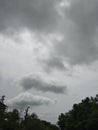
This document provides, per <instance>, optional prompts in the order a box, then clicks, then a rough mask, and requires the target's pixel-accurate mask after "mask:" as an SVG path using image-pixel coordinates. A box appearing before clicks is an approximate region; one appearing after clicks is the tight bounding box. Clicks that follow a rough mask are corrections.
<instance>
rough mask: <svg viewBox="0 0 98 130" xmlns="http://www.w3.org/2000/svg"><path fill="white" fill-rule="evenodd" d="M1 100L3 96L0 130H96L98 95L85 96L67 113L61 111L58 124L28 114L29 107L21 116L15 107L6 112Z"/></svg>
mask: <svg viewBox="0 0 98 130" xmlns="http://www.w3.org/2000/svg"><path fill="white" fill-rule="evenodd" d="M3 100H4V97H3V99H2V100H1V101H0V103H1V105H0V130H98V95H96V96H95V97H86V98H85V99H83V100H82V101H81V102H80V103H78V104H74V105H73V107H72V109H71V110H70V111H68V112H67V113H61V114H60V115H59V117H58V122H57V125H58V126H57V125H53V124H51V123H50V122H47V121H44V120H41V119H39V118H38V116H37V115H36V114H35V113H32V114H28V109H29V107H27V109H26V111H25V114H24V116H23V117H21V116H20V113H19V111H18V110H17V109H14V110H12V111H10V112H8V111H7V109H6V106H5V105H4V103H3ZM2 105H4V106H2ZM3 108H4V109H3Z"/></svg>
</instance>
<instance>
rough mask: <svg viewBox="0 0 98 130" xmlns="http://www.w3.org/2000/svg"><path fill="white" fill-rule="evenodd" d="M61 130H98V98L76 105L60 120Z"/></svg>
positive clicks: (62, 115) (60, 117)
mask: <svg viewBox="0 0 98 130" xmlns="http://www.w3.org/2000/svg"><path fill="white" fill-rule="evenodd" d="M58 125H59V127H60V128H61V130H98V96H97V95H96V97H95V98H93V97H91V98H88V97H87V98H86V99H84V100H82V102H81V103H79V104H74V105H73V108H72V110H70V111H69V112H68V113H66V114H61V115H60V116H59V118H58Z"/></svg>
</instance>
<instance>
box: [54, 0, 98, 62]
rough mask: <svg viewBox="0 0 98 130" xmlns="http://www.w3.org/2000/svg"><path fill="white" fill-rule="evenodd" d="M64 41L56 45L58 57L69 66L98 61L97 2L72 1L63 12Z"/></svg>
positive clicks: (97, 0)
mask: <svg viewBox="0 0 98 130" xmlns="http://www.w3.org/2000/svg"><path fill="white" fill-rule="evenodd" d="M63 11H64V12H63V13H64V14H65V21H63V22H64V24H63V25H62V27H63V28H62V30H63V31H62V34H63V35H64V39H63V41H62V43H59V44H58V45H56V49H57V50H56V51H57V53H58V55H61V56H63V57H65V58H67V60H68V62H70V63H71V64H88V63H92V62H94V61H96V60H98V43H97V41H98V39H97V35H98V0H93V1H92V0H72V1H71V4H70V6H69V7H67V8H65V10H63Z"/></svg>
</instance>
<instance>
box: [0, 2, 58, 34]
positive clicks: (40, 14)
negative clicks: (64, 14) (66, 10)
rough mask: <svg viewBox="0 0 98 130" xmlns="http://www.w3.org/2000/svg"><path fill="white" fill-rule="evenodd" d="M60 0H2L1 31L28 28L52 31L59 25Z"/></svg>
mask: <svg viewBox="0 0 98 130" xmlns="http://www.w3.org/2000/svg"><path fill="white" fill-rule="evenodd" d="M57 1H58V0H0V31H3V30H6V29H16V30H17V29H21V28H28V29H30V30H31V29H34V30H38V31H45V32H47V31H52V30H54V29H55V28H56V27H57V25H58V13H57V11H56V8H55V6H56V4H57Z"/></svg>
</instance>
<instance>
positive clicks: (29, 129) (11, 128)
mask: <svg viewBox="0 0 98 130" xmlns="http://www.w3.org/2000/svg"><path fill="white" fill-rule="evenodd" d="M27 110H28V109H27ZM27 110H26V113H25V115H24V117H23V118H20V114H19V112H18V110H16V109H14V110H13V111H11V112H7V111H0V130H59V128H58V127H57V126H55V125H52V124H51V123H49V122H46V121H43V120H40V119H39V118H38V116H37V115H36V114H35V113H32V114H31V115H29V114H28V111H27Z"/></svg>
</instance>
